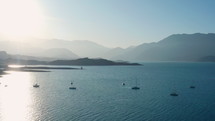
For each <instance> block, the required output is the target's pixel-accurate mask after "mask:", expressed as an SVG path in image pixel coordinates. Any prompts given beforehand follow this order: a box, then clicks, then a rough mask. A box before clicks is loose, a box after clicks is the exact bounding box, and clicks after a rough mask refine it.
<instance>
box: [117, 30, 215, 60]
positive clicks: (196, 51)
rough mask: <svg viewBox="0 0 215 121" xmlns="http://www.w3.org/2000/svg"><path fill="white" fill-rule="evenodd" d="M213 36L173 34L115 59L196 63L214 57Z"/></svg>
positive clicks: (142, 45) (214, 35)
mask: <svg viewBox="0 0 215 121" xmlns="http://www.w3.org/2000/svg"><path fill="white" fill-rule="evenodd" d="M214 45H215V34H211V33H210V34H200V33H196V34H175V35H171V36H169V37H167V38H165V39H163V40H161V41H159V42H157V43H147V44H141V45H139V46H137V47H135V48H134V49H132V50H131V51H128V52H125V53H123V54H121V55H120V56H117V57H115V59H123V60H133V61H197V60H199V59H200V58H202V57H204V56H214V55H215V48H214Z"/></svg>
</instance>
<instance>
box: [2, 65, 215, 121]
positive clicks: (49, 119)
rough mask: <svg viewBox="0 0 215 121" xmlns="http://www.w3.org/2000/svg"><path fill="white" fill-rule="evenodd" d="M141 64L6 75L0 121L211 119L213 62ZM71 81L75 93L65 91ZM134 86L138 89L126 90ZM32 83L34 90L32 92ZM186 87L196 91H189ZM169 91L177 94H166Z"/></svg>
mask: <svg viewBox="0 0 215 121" xmlns="http://www.w3.org/2000/svg"><path fill="white" fill-rule="evenodd" d="M143 64H144V66H84V67H83V68H84V69H83V70H51V72H15V71H9V72H7V73H9V74H7V75H3V76H2V77H1V78H0V83H1V84H0V112H1V113H0V120H1V121H38V120H41V121H213V120H214V119H215V115H214V114H215V93H214V92H215V63H173V62H172V63H167V62H166V63H143ZM71 82H73V85H72V86H75V87H76V88H77V89H76V90H71V89H69V87H70V86H71V84H70V83H71ZM136 82H137V86H139V87H140V90H132V89H131V87H132V86H135V85H136ZM35 83H38V84H39V85H40V87H39V88H34V87H33V86H32V85H33V84H35ZM122 83H125V85H124V86H123V85H122ZM191 85H193V86H195V87H196V88H194V89H191V88H190V86H191ZM172 92H177V93H178V94H179V96H176V97H173V96H170V93H172Z"/></svg>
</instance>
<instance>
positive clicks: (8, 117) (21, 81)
mask: <svg viewBox="0 0 215 121" xmlns="http://www.w3.org/2000/svg"><path fill="white" fill-rule="evenodd" d="M8 73H9V74H8V75H4V76H3V77H2V78H0V82H1V85H0V112H1V115H0V120H3V121H27V120H30V117H29V115H30V114H29V112H30V108H29V107H30V106H31V104H32V100H31V95H30V88H31V87H32V85H31V79H32V78H31V75H30V73H28V72H8Z"/></svg>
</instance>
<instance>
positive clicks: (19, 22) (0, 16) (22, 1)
mask: <svg viewBox="0 0 215 121" xmlns="http://www.w3.org/2000/svg"><path fill="white" fill-rule="evenodd" d="M43 26H44V16H43V14H42V10H41V8H40V6H39V4H38V3H37V1H36V0H0V35H3V36H5V37H8V38H12V39H21V38H25V37H31V36H37V35H38V34H40V33H41V32H42V29H43Z"/></svg>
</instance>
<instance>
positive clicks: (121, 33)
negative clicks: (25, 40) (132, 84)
mask: <svg viewBox="0 0 215 121" xmlns="http://www.w3.org/2000/svg"><path fill="white" fill-rule="evenodd" d="M6 1H7V2H6ZM8 1H9V2H8ZM15 1H16V2H15ZM17 1H18V2H17ZM14 2H15V4H14ZM1 5H2V6H1ZM214 6H215V1H214V0H0V11H3V12H0V18H3V20H0V26H3V27H2V28H1V29H0V35H5V36H11V37H15V38H22V37H25V36H34V37H37V38H44V39H64V40H89V41H93V42H96V43H98V44H101V45H104V46H107V47H129V46H132V45H138V44H142V43H149V42H156V41H159V40H162V39H164V38H165V37H167V36H169V35H171V34H182V33H187V34H192V33H214V32H215V24H214V21H215V15H214V11H215V7H214ZM4 7H5V8H4ZM1 9H2V10H1ZM8 16H9V17H8ZM8 21H9V22H8ZM14 21H15V22H14ZM8 26H10V27H8Z"/></svg>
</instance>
